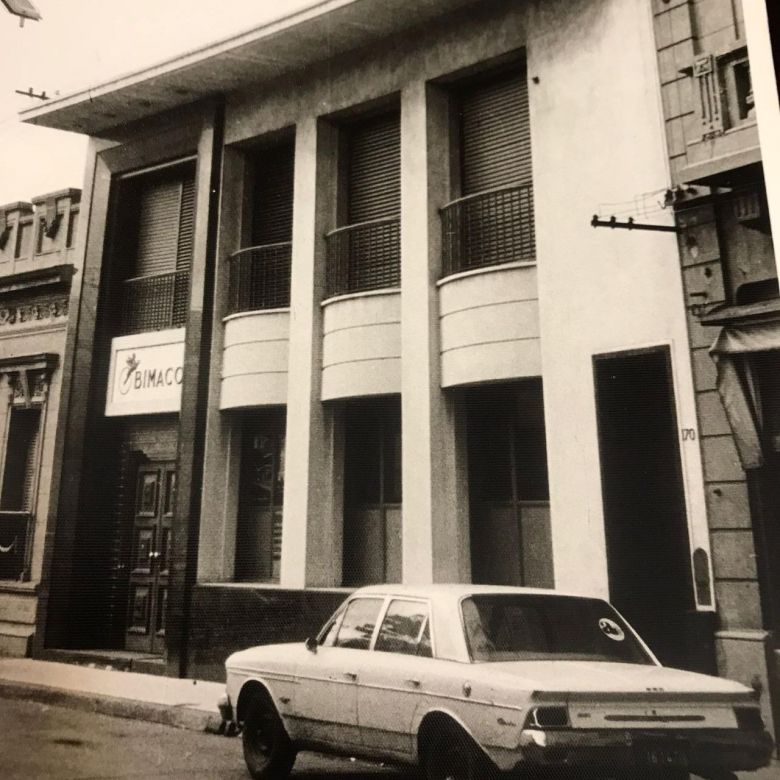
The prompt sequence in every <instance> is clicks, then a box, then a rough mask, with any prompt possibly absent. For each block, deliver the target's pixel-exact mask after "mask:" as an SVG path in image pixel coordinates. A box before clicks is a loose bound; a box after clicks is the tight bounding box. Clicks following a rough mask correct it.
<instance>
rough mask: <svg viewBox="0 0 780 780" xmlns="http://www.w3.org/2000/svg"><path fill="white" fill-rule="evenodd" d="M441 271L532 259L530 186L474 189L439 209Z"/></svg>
mask: <svg viewBox="0 0 780 780" xmlns="http://www.w3.org/2000/svg"><path fill="white" fill-rule="evenodd" d="M441 229H442V267H443V275H444V276H449V275H450V274H454V273H458V272H459V271H468V270H469V269H471V268H482V267H484V266H488V265H500V264H502V263H512V262H515V261H520V260H523V261H533V260H535V259H536V242H535V238H534V195H533V187H531V186H530V185H528V186H523V187H521V186H512V187H501V188H500V189H495V190H487V191H485V192H478V193H475V194H473V195H466V196H465V197H463V198H458V199H457V200H454V201H452V203H448V204H447V205H446V206H444V208H442V210H441Z"/></svg>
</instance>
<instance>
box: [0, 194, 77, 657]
mask: <svg viewBox="0 0 780 780" xmlns="http://www.w3.org/2000/svg"><path fill="white" fill-rule="evenodd" d="M79 196H80V191H79V190H62V191H60V192H52V193H50V194H48V195H42V196H40V197H39V198H35V199H34V200H33V202H32V203H9V204H7V205H5V206H0V654H10V655H26V654H27V653H28V652H29V651H30V648H31V639H32V637H33V634H34V632H35V625H36V619H37V614H36V613H37V610H38V603H39V597H43V593H42V592H41V590H40V586H41V579H42V572H43V570H44V568H45V565H46V564H45V547H46V540H47V535H48V534H49V533H50V532H51V529H52V528H53V526H54V520H53V517H54V516H55V515H56V499H57V491H58V483H57V478H56V472H57V468H56V464H57V463H58V461H59V460H60V459H61V457H62V439H61V436H59V435H58V431H59V426H60V424H61V418H60V415H59V411H60V407H61V404H60V401H61V398H62V377H63V375H64V373H65V372H66V371H67V368H66V366H65V359H64V354H65V339H66V328H67V324H68V308H69V297H70V287H71V277H72V275H73V270H74V261H73V257H74V255H75V247H76V238H77V228H78V221H79Z"/></svg>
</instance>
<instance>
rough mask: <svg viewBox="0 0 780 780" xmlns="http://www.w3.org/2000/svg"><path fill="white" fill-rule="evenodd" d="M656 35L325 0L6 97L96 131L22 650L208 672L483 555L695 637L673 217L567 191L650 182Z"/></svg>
mask: <svg viewBox="0 0 780 780" xmlns="http://www.w3.org/2000/svg"><path fill="white" fill-rule="evenodd" d="M653 54H654V40H653V12H652V9H651V8H650V6H649V4H648V3H647V2H646V0H582V1H581V2H576V3H572V2H571V1H570V0H545V1H544V2H541V0H528V2H517V3H506V2H493V1H489V2H485V1H483V2H479V3H474V2H470V1H469V0H431V2H428V3H425V4H424V5H423V6H419V5H418V4H414V3H407V2H397V3H390V4H388V3H386V2H380V0H352V2H343V0H339V2H335V1H334V2H331V3H326V4H320V5H318V6H317V7H316V8H313V9H311V10H309V11H305V12H301V13H299V14H297V15H295V16H292V17H289V18H287V19H283V20H280V21H279V22H277V23H274V24H272V25H269V26H267V27H264V28H261V29H259V30H255V31H252V32H249V33H247V34H245V35H243V36H238V37H235V38H232V39H231V40H230V41H228V42H223V43H217V44H214V45H213V46H211V47H208V48H206V49H204V50H202V51H200V52H196V53H194V54H191V55H188V56H187V57H185V58H182V59H178V60H174V61H171V62H169V63H165V64H162V65H160V66H157V67H154V68H150V69H148V70H146V71H142V72H140V73H138V74H135V75H132V76H129V77H126V78H123V79H118V80H115V81H112V82H110V83H109V84H107V85H105V86H102V87H97V88H91V89H90V90H89V92H84V93H80V94H77V95H74V96H70V97H63V98H57V99H54V100H51V101H50V102H49V103H47V104H46V105H45V106H41V107H37V108H35V109H31V110H29V111H26V112H25V113H24V118H25V120H26V121H29V122H33V123H38V124H42V125H46V126H51V127H57V128H62V129H67V130H72V131H77V132H82V133H86V134H88V135H90V136H91V137H92V141H91V146H90V154H89V161H88V170H87V173H86V177H85V181H88V182H91V185H90V187H89V189H88V191H86V192H85V193H84V204H85V206H84V207H85V212H86V211H88V213H89V219H88V235H87V236H86V241H85V243H84V247H83V248H84V256H83V263H84V280H83V284H82V285H80V286H79V289H78V290H77V291H74V294H75V295H76V296H77V301H76V303H77V306H78V312H79V322H78V329H77V331H76V332H75V335H74V353H73V374H72V377H70V378H69V381H70V383H71V384H70V387H71V388H72V396H71V403H70V405H69V408H68V417H67V420H66V422H65V423H64V429H63V432H64V442H65V451H64V453H63V467H62V468H63V472H62V479H61V490H60V493H59V505H58V516H57V533H56V536H54V537H52V539H51V547H50V554H51V560H52V565H51V567H50V568H49V569H48V570H47V571H46V572H45V585H46V587H45V588H44V591H43V592H44V593H46V596H47V601H46V605H47V609H46V611H41V612H40V615H41V620H40V622H39V631H38V634H37V638H38V639H39V644H38V645H37V646H36V651H40V652H42V651H43V650H44V649H46V650H47V652H51V650H52V649H53V648H54V649H56V648H60V649H62V648H91V649H95V648H106V649H109V648H127V649H129V650H134V651H137V652H138V653H142V654H147V655H152V656H154V655H157V656H159V657H160V659H161V660H160V663H159V666H160V667H161V668H165V667H164V666H163V664H167V669H168V671H169V672H171V673H174V674H177V673H185V672H186V673H187V674H191V675H206V676H211V677H219V676H221V674H222V669H221V665H222V662H223V660H224V657H225V656H226V654H227V653H228V652H229V651H230V650H232V649H234V648H236V647H238V646H241V645H245V644H247V643H250V642H257V641H272V640H275V639H279V638H294V637H303V636H305V635H306V633H307V632H309V631H311V630H312V628H313V627H314V626H315V625H317V623H318V622H319V621H320V619H321V618H323V617H324V616H325V615H326V614H327V613H328V612H329V611H330V610H331V609H332V608H333V607H334V606H335V604H337V603H338V602H339V601H340V599H341V598H342V597H343V595H344V593H345V592H346V590H347V589H349V588H353V587H355V586H358V585H360V584H363V583H369V582H378V581H393V580H403V581H408V582H430V581H453V580H456V581H469V580H474V581H478V582H498V583H515V584H526V585H535V586H542V587H550V586H555V587H558V588H561V589H567V590H577V591H584V592H588V593H592V594H597V595H604V596H607V595H610V596H611V597H612V599H613V601H614V602H615V603H616V604H617V605H618V607H620V608H621V609H622V610H623V611H624V612H625V613H626V615H627V616H628V617H629V618H630V619H631V620H632V621H634V622H635V623H636V625H637V627H638V628H639V629H640V630H641V632H642V633H643V634H644V635H645V636H646V638H647V639H648V640H649V642H650V644H651V645H652V646H653V648H654V649H655V650H656V651H657V652H658V654H659V656H660V657H661V658H662V660H664V661H666V662H668V663H672V664H678V665H681V666H687V667H691V668H697V669H704V670H709V671H715V669H716V658H715V649H714V644H713V641H712V637H713V634H714V631H715V628H716V625H715V619H716V611H715V593H714V590H713V582H712V573H711V572H712V569H711V559H712V556H711V554H710V530H709V527H708V522H707V506H706V499H705V490H704V476H703V474H704V469H703V463H702V450H701V448H700V443H699V441H698V439H697V437H696V432H697V430H698V423H697V422H696V419H697V405H696V400H697V397H698V396H697V393H696V391H695V389H694V381H693V372H692V369H691V355H690V350H689V344H688V324H687V322H686V309H685V305H684V304H685V299H684V295H683V288H682V281H681V277H680V271H679V263H678V250H677V241H676V238H675V236H674V235H673V234H672V233H671V232H670V233H662V232H653V233H650V232H640V231H632V232H628V231H610V230H594V229H593V228H592V227H591V226H590V218H591V215H592V214H593V212H594V211H595V210H597V208H598V204H600V203H618V202H623V203H625V202H633V201H634V199H635V197H636V195H637V194H638V193H646V192H660V193H663V192H664V191H665V190H666V189H667V188H668V186H669V173H668V160H667V157H666V151H665V144H664V138H663V133H662V119H663V118H662V116H661V113H660V112H661V108H660V101H659V99H658V69H657V67H656V63H655V58H654V56H653ZM627 107H630V110H627ZM662 219H663V220H664V222H665V224H666V226H667V227H672V226H673V214H672V213H671V210H670V211H669V212H668V213H666V214H665V215H662ZM705 453H706V449H705ZM150 666H151V664H148V663H147V668H149V667H150ZM735 671H737V672H739V671H740V670H735ZM738 676H742V677H744V676H745V675H742V674H741V673H740V674H738Z"/></svg>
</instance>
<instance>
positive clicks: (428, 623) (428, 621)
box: [369, 595, 436, 658]
mask: <svg viewBox="0 0 780 780" xmlns="http://www.w3.org/2000/svg"><path fill="white" fill-rule="evenodd" d="M395 601H405V602H407V603H411V604H423V605H424V606H425V610H426V613H427V614H426V616H425V620H423V622H422V625H421V626H420V631H419V633H418V635H417V650H418V652H416V653H414V654H412V653H398V652H396V651H393V650H377V649H376V643H377V640H378V639H379V634H380V632H381V630H382V625H383V624H384V622H385V619H386V618H387V613H388V612H389V611H390V606H391V605H392V604H393V602H395ZM426 626H427V627H428V633H429V634H430V644H431V654H430V656H427V655H420V653H419V648H420V642H421V640H422V637H423V634H424V633H425V628H426ZM369 649H370V650H371V651H372V652H377V653H387V654H388V655H404V656H407V657H409V658H436V645H435V642H434V635H433V620H432V619H431V601H430V599H424V598H420V597H415V596H401V595H392V596H386V597H385V603H384V605H383V607H382V611H381V620H379V621H377V626H376V630H375V631H374V635H373V637H372V642H371V647H370V648H369Z"/></svg>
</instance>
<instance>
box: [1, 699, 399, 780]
mask: <svg viewBox="0 0 780 780" xmlns="http://www.w3.org/2000/svg"><path fill="white" fill-rule="evenodd" d="M0 777H2V778H3V780H38V778H45V779H46V780H114V779H115V778H116V779H117V780H124V779H125V778H132V779H133V780H147V779H148V780H156V778H164V780H179V779H181V780H184V778H187V780H206V779H207V778H208V780H247V778H248V777H249V775H248V774H247V771H246V769H245V768H244V759H243V756H242V754H241V740H240V739H229V738H226V737H221V736H216V735H213V734H205V733H199V732H197V731H191V730H187V729H181V728H174V727H171V726H165V725H162V724H159V723H149V722H147V721H142V720H130V719H127V718H117V717H113V716H110V715H101V714H98V713H94V712H83V711H79V710H72V709H66V708H64V707H58V706H52V705H48V704H41V703H39V702H30V701H18V700H9V699H0ZM292 777H293V778H300V780H304V779H305V780H363V779H364V778H365V780H369V779H370V780H381V778H390V780H412V776H411V775H404V774H400V773H397V772H393V771H391V770H389V769H384V768H382V767H379V766H372V765H370V764H366V763H363V762H358V761H350V760H349V759H335V758H330V757H327V756H320V755H317V754H314V753H302V754H301V755H300V756H299V757H298V760H297V761H296V764H295V769H294V770H293V774H292Z"/></svg>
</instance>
